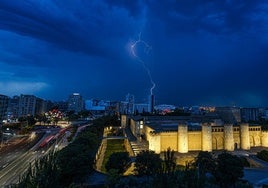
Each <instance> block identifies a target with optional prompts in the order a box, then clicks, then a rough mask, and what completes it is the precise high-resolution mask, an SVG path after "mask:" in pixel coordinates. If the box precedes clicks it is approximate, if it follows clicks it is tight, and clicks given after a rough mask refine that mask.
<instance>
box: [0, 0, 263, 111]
mask: <svg viewBox="0 0 268 188" xmlns="http://www.w3.org/2000/svg"><path fill="white" fill-rule="evenodd" d="M139 33H141V40H143V41H145V42H147V44H148V45H149V46H150V47H151V48H150V49H149V50H147V49H145V46H144V45H143V43H138V44H137V45H136V46H135V53H136V54H137V55H138V56H139V57H140V60H142V61H143V62H144V65H145V66H146V68H148V69H149V70H150V72H151V76H152V79H153V81H154V82H155V84H156V87H155V88H154V90H153V92H154V94H155V96H156V102H157V103H158V104H163V103H166V104H175V105H238V106H268V98H267V96H268V87H267V82H268V73H267V70H268V3H267V1H258V0H254V1H252V0H238V1H231V0H226V1H212V0H210V1H208V0H207V1H189V0H184V1H175V0H168V1H166V0H165V1H164V0H163V1H156V0H146V1H141V0H140V1H139V0H137V1H127V0H125V1H124V0H114V1H113V0H90V1H87V0H75V1H74V0H38V1H36V0H24V1H21V0H14V1H10V0H1V2H0V41H1V42H0V67H1V68H0V93H1V94H4V95H8V96H13V95H18V94H34V95H36V96H39V97H41V98H44V99H51V100H63V99H67V97H68V95H69V94H70V93H73V92H79V93H81V94H82V95H83V97H84V98H86V99H90V98H100V99H110V100H123V99H124V98H125V95H126V94H127V93H132V94H134V95H135V97H136V101H137V102H145V101H146V100H147V98H148V97H147V96H148V95H149V93H150V88H151V86H152V85H151V82H150V79H149V76H148V74H147V71H146V70H145V69H144V66H143V65H142V63H141V62H140V61H139V60H138V59H137V57H135V56H134V55H133V53H131V50H130V49H131V45H133V44H134V42H135V41H136V40H138V39H139Z"/></svg>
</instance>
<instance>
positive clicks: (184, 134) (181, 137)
mask: <svg viewBox="0 0 268 188" xmlns="http://www.w3.org/2000/svg"><path fill="white" fill-rule="evenodd" d="M178 152H180V153H188V126H187V125H185V124H179V126H178Z"/></svg>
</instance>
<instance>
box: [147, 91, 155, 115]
mask: <svg viewBox="0 0 268 188" xmlns="http://www.w3.org/2000/svg"><path fill="white" fill-rule="evenodd" d="M148 105H149V106H148V111H149V112H150V113H153V112H154V95H149V104H148Z"/></svg>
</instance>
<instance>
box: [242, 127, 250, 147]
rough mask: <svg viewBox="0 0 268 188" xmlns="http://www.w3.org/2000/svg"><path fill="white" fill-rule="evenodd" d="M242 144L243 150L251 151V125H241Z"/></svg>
mask: <svg viewBox="0 0 268 188" xmlns="http://www.w3.org/2000/svg"><path fill="white" fill-rule="evenodd" d="M240 144H241V149H244V150H249V149H250V140H249V125H248V124H247V123H244V124H241V125H240Z"/></svg>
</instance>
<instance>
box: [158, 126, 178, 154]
mask: <svg viewBox="0 0 268 188" xmlns="http://www.w3.org/2000/svg"><path fill="white" fill-rule="evenodd" d="M177 138H178V133H177V131H176V132H175V131H167V132H161V151H166V150H167V149H168V148H169V147H170V149H171V150H174V151H177V149H178V142H177Z"/></svg>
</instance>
